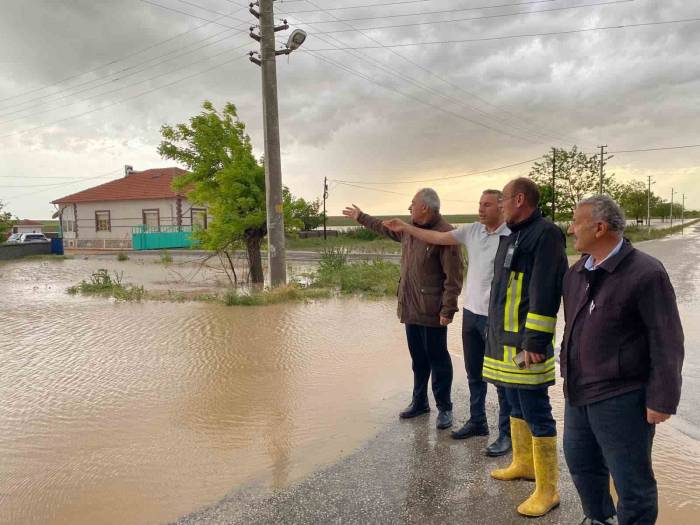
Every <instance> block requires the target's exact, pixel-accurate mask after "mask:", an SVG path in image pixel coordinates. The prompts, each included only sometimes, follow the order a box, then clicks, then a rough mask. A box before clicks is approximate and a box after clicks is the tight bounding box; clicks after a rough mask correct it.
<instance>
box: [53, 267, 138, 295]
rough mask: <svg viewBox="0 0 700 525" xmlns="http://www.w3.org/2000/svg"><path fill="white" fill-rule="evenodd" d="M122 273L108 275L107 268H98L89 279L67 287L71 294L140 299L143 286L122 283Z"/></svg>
mask: <svg viewBox="0 0 700 525" xmlns="http://www.w3.org/2000/svg"><path fill="white" fill-rule="evenodd" d="M123 276H124V273H123V272H122V273H118V272H114V273H113V274H112V275H110V273H109V271H108V270H105V269H99V270H97V271H96V272H94V273H93V274H92V275H91V276H90V280H89V281H80V283H78V284H76V285H75V286H71V287H70V288H68V290H67V291H68V293H69V294H71V295H75V294H82V295H97V296H101V297H112V298H114V299H116V300H117V301H140V300H141V299H143V298H144V296H145V294H146V291H145V290H144V288H143V286H132V285H127V284H123V283H122V280H123Z"/></svg>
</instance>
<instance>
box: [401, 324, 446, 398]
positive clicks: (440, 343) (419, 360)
mask: <svg viewBox="0 0 700 525" xmlns="http://www.w3.org/2000/svg"><path fill="white" fill-rule="evenodd" d="M406 339H407V340H408V350H409V352H410V353H411V360H412V362H413V402H414V403H416V404H417V405H426V406H427V405H428V379H429V378H430V375H431V374H432V376H433V379H432V385H433V396H434V397H435V404H436V405H437V407H438V410H441V411H442V410H452V399H451V397H450V390H451V388H452V359H450V354H449V353H448V352H447V327H446V326H440V327H432V326H421V325H417V324H407V325H406Z"/></svg>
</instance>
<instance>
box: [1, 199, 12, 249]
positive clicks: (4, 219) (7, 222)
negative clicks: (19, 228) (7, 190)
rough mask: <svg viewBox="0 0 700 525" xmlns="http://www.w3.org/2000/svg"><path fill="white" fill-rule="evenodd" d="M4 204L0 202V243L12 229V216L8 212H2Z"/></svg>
mask: <svg viewBox="0 0 700 525" xmlns="http://www.w3.org/2000/svg"><path fill="white" fill-rule="evenodd" d="M4 207H5V203H4V202H2V201H0V241H4V240H5V237H7V234H8V233H9V231H10V230H11V228H12V214H11V213H10V212H9V211H2V210H3V208H4Z"/></svg>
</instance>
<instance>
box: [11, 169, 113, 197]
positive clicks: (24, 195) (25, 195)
mask: <svg viewBox="0 0 700 525" xmlns="http://www.w3.org/2000/svg"><path fill="white" fill-rule="evenodd" d="M119 171H120V170H112V171H108V172H106V173H102V174H101V175H95V176H94V177H87V178H82V179H75V180H73V181H68V182H62V183H61V185H64V184H65V185H72V184H77V183H79V182H84V181H86V180H95V179H99V178H102V177H106V176H108V175H112V174H115V173H119ZM108 182H109V181H108ZM51 187H55V185H51ZM45 189H49V188H48V185H47V188H45ZM45 189H43V190H39V191H30V192H27V193H20V194H19V195H14V196H11V197H10V200H8V201H4V202H8V203H9V202H11V201H12V200H13V199H19V198H21V197H28V196H31V195H37V194H39V193H43V192H44V191H45Z"/></svg>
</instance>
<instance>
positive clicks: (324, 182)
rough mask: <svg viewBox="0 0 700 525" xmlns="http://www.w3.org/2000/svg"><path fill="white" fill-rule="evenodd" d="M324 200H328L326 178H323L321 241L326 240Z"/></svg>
mask: <svg viewBox="0 0 700 525" xmlns="http://www.w3.org/2000/svg"><path fill="white" fill-rule="evenodd" d="M326 199H328V178H327V177H323V240H324V241H325V240H326Z"/></svg>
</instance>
